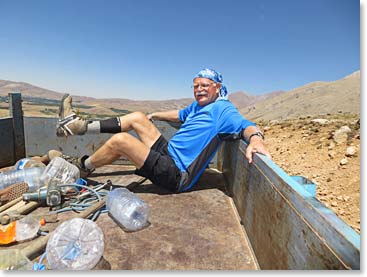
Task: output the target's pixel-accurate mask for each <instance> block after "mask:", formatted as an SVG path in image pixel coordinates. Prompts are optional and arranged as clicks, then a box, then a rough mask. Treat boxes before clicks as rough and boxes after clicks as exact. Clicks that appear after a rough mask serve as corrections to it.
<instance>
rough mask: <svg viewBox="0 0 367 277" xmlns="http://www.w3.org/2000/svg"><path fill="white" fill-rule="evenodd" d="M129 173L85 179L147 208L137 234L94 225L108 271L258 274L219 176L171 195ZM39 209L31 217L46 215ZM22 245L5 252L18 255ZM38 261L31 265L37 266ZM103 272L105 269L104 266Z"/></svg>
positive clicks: (114, 169)
mask: <svg viewBox="0 0 367 277" xmlns="http://www.w3.org/2000/svg"><path fill="white" fill-rule="evenodd" d="M133 170H134V167H132V166H124V165H109V166H104V167H102V168H99V169H98V170H97V171H95V173H94V174H93V175H92V176H91V177H90V178H88V179H90V180H94V181H98V182H103V183H104V182H106V181H107V180H111V181H112V183H113V184H114V185H116V186H122V187H126V186H129V188H130V189H131V191H133V192H135V193H137V195H138V196H139V197H141V198H142V199H143V200H144V201H146V202H147V204H148V205H149V207H150V211H151V215H150V219H149V222H150V225H149V226H148V227H146V228H145V229H142V230H139V231H136V232H125V231H123V230H122V229H121V228H120V227H119V226H118V225H117V224H116V223H115V222H114V220H113V219H112V218H110V217H109V216H108V214H102V215H100V216H99V218H98V219H97V221H96V223H97V224H98V225H99V226H100V227H101V229H102V231H103V233H104V242H105V250H104V254H103V257H104V260H105V261H107V262H108V264H109V266H110V268H111V269H121V270H124V269H132V270H196V269H206V270H208V269H216V270H217V269H223V270H244V269H250V270H253V269H257V268H258V266H257V262H256V259H255V257H254V255H253V252H252V250H251V247H250V244H249V242H248V240H247V236H246V234H245V232H244V229H243V228H242V226H241V224H240V221H239V217H238V215H237V213H236V209H235V206H234V205H233V201H232V199H231V198H230V197H229V196H228V195H226V192H225V186H224V179H223V176H222V174H221V173H219V172H218V171H216V170H212V169H208V170H206V172H205V174H204V175H203V177H202V178H201V180H200V181H199V184H198V186H197V187H196V188H195V189H194V190H193V191H190V192H186V193H181V194H172V193H169V191H167V190H165V189H163V188H160V187H158V186H155V185H153V184H151V182H150V181H149V180H147V181H145V182H144V183H142V184H139V185H138V183H137V182H138V181H139V180H141V177H140V176H137V175H134V174H133ZM47 211H48V208H38V209H37V210H35V211H34V212H32V214H42V213H46V212H47ZM73 215H75V213H74V212H65V213H60V214H59V220H60V221H59V222H58V223H48V224H47V225H48V229H49V230H50V231H52V230H53V229H54V228H55V227H56V226H57V225H59V224H60V223H61V222H62V221H63V220H66V219H68V218H72V216H73ZM35 241H36V240H33V241H32V242H25V243H19V244H16V245H13V246H11V247H7V249H13V248H15V249H22V248H24V247H25V246H26V245H28V244H29V243H34V242H35ZM38 259H39V256H38V257H36V258H35V259H34V260H33V261H34V262H37V260H38ZM104 267H105V268H106V265H104Z"/></svg>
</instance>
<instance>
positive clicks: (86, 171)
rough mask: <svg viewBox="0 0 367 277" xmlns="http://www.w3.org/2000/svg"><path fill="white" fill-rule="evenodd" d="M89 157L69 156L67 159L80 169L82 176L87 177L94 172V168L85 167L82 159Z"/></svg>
mask: <svg viewBox="0 0 367 277" xmlns="http://www.w3.org/2000/svg"><path fill="white" fill-rule="evenodd" d="M87 158H88V156H83V157H81V158H72V157H69V158H68V159H67V161H68V162H69V163H71V164H73V165H75V166H76V167H77V168H78V169H79V172H80V178H83V179H84V178H86V177H88V176H89V175H91V174H92V172H93V171H94V169H88V168H85V167H84V165H83V162H82V160H86V159H87Z"/></svg>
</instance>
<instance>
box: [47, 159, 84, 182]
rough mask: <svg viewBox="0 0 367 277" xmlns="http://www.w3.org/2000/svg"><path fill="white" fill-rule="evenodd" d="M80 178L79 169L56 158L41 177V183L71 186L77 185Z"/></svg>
mask: <svg viewBox="0 0 367 277" xmlns="http://www.w3.org/2000/svg"><path fill="white" fill-rule="evenodd" d="M79 176H80V172H79V169H78V168H77V167H76V166H75V165H73V164H71V163H69V162H67V161H66V160H64V159H63V158H60V157H55V158H53V159H52V160H51V162H50V163H49V164H48V165H47V167H46V169H45V171H44V172H43V174H42V176H41V178H40V179H41V182H42V183H43V184H45V185H49V184H51V183H53V184H58V185H62V184H71V183H75V182H76V181H77V180H78V179H79Z"/></svg>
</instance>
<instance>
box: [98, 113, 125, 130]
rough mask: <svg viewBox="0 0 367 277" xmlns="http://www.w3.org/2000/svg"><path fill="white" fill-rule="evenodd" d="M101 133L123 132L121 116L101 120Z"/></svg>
mask: <svg viewBox="0 0 367 277" xmlns="http://www.w3.org/2000/svg"><path fill="white" fill-rule="evenodd" d="M100 124H101V133H110V134H116V133H120V132H121V122H120V118H119V117H115V118H109V119H106V120H101V121H100Z"/></svg>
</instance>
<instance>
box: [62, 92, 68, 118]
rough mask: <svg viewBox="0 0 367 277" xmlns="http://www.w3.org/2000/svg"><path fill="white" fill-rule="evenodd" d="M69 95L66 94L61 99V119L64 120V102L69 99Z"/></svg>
mask: <svg viewBox="0 0 367 277" xmlns="http://www.w3.org/2000/svg"><path fill="white" fill-rule="evenodd" d="M69 95H70V94H69V93H66V94H64V95H63V97H62V98H61V103H60V106H59V119H64V116H62V115H63V114H64V100H65V99H66V98H67V97H69Z"/></svg>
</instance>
